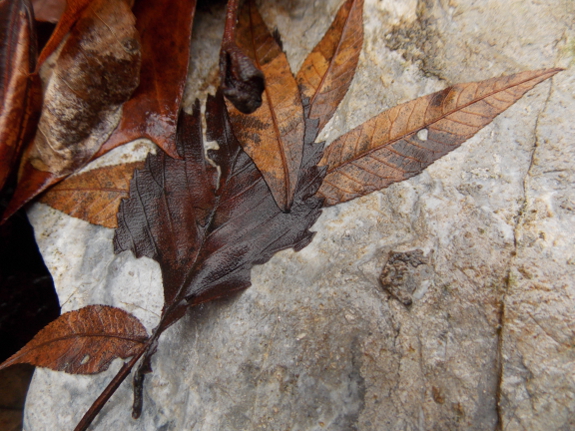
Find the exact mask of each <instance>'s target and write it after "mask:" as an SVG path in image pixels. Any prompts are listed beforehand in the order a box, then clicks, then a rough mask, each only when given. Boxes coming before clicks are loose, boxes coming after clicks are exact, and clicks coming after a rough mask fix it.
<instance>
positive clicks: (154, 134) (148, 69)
mask: <svg viewBox="0 0 575 431" xmlns="http://www.w3.org/2000/svg"><path fill="white" fill-rule="evenodd" d="M195 9H196V1H195V0H178V1H176V0H172V1H163V0H146V1H138V2H137V3H136V5H135V6H134V15H135V16H136V28H137V30H138V31H139V33H140V35H141V39H142V40H141V45H142V69H141V72H140V85H139V86H138V88H137V89H136V91H135V92H134V94H133V96H132V98H131V99H130V100H129V101H128V102H126V103H125V104H124V111H123V114H122V120H121V121H120V124H119V125H118V128H117V129H116V130H115V131H114V133H113V134H112V135H111V136H110V138H109V139H108V141H107V142H106V143H105V144H104V145H103V147H102V148H101V149H100V151H98V153H97V154H96V155H95V156H94V158H97V157H99V156H101V155H102V154H104V153H106V152H108V151H110V150H111V149H113V148H115V147H117V146H119V145H122V144H125V143H127V142H130V141H133V140H135V139H139V138H148V139H150V140H152V141H153V142H154V143H155V144H156V145H158V146H159V147H160V148H162V149H163V150H164V151H165V152H166V153H168V154H169V155H170V156H171V157H174V158H177V157H178V152H177V150H176V125H177V120H178V111H179V109H180V103H181V101H182V97H183V94H184V87H185V84H186V76H187V74H188V63H189V58H190V38H191V34H192V23H193V20H194V12H195ZM168 23H169V24H168Z"/></svg>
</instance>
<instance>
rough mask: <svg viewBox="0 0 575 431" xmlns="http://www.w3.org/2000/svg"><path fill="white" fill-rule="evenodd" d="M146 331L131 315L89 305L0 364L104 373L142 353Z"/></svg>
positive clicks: (64, 316)
mask: <svg viewBox="0 0 575 431" xmlns="http://www.w3.org/2000/svg"><path fill="white" fill-rule="evenodd" d="M147 340H148V334H147V332H146V329H145V328H144V327H143V326H142V324H141V323H140V321H139V320H138V319H136V318H135V317H134V316H132V315H131V314H129V313H127V312H125V311H123V310H121V309H119V308H114V307H109V306H105V305H89V306H87V307H84V308H81V309H79V310H75V311H70V312H68V313H64V314H62V315H61V316H60V317H58V318H57V319H56V320H55V321H53V322H52V323H50V324H49V325H48V326H46V327H45V328H44V329H42V330H41V331H40V332H38V334H36V336H35V337H34V338H33V339H32V340H31V341H30V342H29V343H28V344H26V345H25V346H24V347H23V348H22V349H21V350H20V351H18V352H17V353H15V354H14V355H12V356H11V357H10V358H8V359H7V360H6V361H4V362H3V363H2V364H0V370H1V369H3V368H6V367H9V366H11V365H14V364H22V363H26V364H32V365H35V366H38V367H46V368H50V369H52V370H57V371H66V372H67V373H73V374H94V373H99V372H101V371H104V370H107V369H108V366H109V365H110V363H111V362H112V360H114V359H115V358H127V357H129V356H133V355H135V354H137V353H138V352H139V351H141V350H142V348H143V346H144V345H145V344H146V342H147Z"/></svg>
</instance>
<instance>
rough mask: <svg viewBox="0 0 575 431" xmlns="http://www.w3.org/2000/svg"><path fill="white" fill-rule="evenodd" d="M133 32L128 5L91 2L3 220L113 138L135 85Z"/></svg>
mask: <svg viewBox="0 0 575 431" xmlns="http://www.w3.org/2000/svg"><path fill="white" fill-rule="evenodd" d="M134 24H135V18H134V15H133V14H132V11H131V10H130V5H129V3H128V1H127V0H126V1H124V0H94V1H93V2H92V3H91V4H90V5H89V6H88V7H87V8H86V9H85V10H84V13H83V14H82V15H81V16H80V18H79V19H78V21H77V22H76V24H75V25H74V27H73V29H72V31H71V32H70V34H69V36H68V38H67V39H66V41H65V42H64V45H63V47H62V50H61V52H60V54H59V56H58V59H57V61H56V64H55V67H54V70H53V72H52V76H51V78H50V79H49V81H48V82H47V84H46V90H45V93H44V106H43V107H42V113H41V116H40V120H39V123H38V128H37V131H36V136H35V137H34V140H33V142H32V143H31V145H30V146H28V147H27V148H26V150H25V151H24V155H23V158H22V162H21V167H20V173H19V181H18V185H17V188H16V192H15V193H14V197H13V198H12V201H11V202H10V204H9V206H8V208H7V210H6V213H5V215H4V218H7V217H9V216H10V215H11V214H12V213H13V212H15V211H16V210H17V209H18V208H20V207H21V206H22V205H23V204H25V203H26V202H28V201H29V200H30V199H32V198H33V197H34V196H36V195H38V194H39V193H41V192H42V191H44V190H45V189H46V188H47V187H48V186H50V185H52V184H54V183H56V182H58V181H59V180H60V179H62V178H64V177H66V176H68V175H70V174H72V173H74V172H76V171H77V170H78V169H80V168H81V167H83V166H84V165H85V164H86V163H88V162H89V161H90V159H91V158H92V157H93V156H94V155H95V154H96V152H97V151H98V150H99V149H100V147H101V146H102V144H103V143H104V142H105V141H106V140H107V139H108V137H109V136H110V134H111V133H112V132H113V131H114V129H115V128H116V126H117V124H118V122H119V121H120V117H121V115H122V104H123V103H124V102H125V101H126V100H128V99H129V98H130V96H131V95H132V93H133V91H134V90H135V88H136V87H137V85H138V82H139V78H138V77H139V71H140V43H139V35H138V32H137V30H136V28H135V26H134Z"/></svg>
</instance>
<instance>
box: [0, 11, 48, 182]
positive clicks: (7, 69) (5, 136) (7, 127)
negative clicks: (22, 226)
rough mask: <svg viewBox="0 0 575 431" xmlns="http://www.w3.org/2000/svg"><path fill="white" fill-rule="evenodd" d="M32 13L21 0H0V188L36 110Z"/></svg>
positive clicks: (38, 97)
mask: <svg viewBox="0 0 575 431" xmlns="http://www.w3.org/2000/svg"><path fill="white" fill-rule="evenodd" d="M35 38H36V36H35V34H34V23H33V13H32V9H31V6H30V3H29V2H28V1H27V0H25V1H23V0H0V73H1V76H0V189H2V187H3V186H4V183H5V182H6V178H7V177H8V174H9V173H10V171H11V170H12V167H13V166H14V165H16V163H17V160H18V156H19V154H20V148H21V146H22V143H23V141H24V140H25V135H26V134H27V131H28V129H29V128H30V127H34V126H35V122H36V120H37V118H35V117H37V113H38V112H39V110H40V106H39V103H38V102H40V100H41V96H40V91H39V90H40V81H39V80H38V79H36V78H34V77H30V73H32V72H33V71H34V68H35V67H36V41H35Z"/></svg>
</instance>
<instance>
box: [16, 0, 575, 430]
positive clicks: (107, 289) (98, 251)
mask: <svg viewBox="0 0 575 431" xmlns="http://www.w3.org/2000/svg"><path fill="white" fill-rule="evenodd" d="M339 3H340V1H338V0H329V1H325V2H323V1H315V2H314V1H303V0H297V1H287V0H277V1H275V2H265V4H264V5H262V13H263V15H264V18H265V19H266V20H267V22H268V23H269V25H270V27H275V26H277V27H278V28H279V30H280V32H281V34H282V36H283V40H284V47H285V49H286V51H287V53H288V56H289V58H290V62H291V64H292V67H293V68H294V70H297V68H298V67H299V65H300V64H301V63H302V62H303V59H304V58H305V56H306V55H307V53H308V52H309V51H310V50H311V49H312V48H313V46H314V45H315V44H316V43H317V41H318V40H319V39H320V38H321V36H322V34H323V32H324V31H325V30H326V29H327V27H328V26H329V23H330V20H331V17H333V15H334V14H335V12H336V10H337V7H338V6H339ZM574 14H575V3H573V2H572V1H571V0H549V1H546V2H523V1H519V0H508V1H505V2H502V1H484V2H476V1H473V0H445V1H444V0H441V1H439V0H438V1H415V0H410V1H402V0H383V1H376V0H366V5H365V19H366V22H365V29H366V34H365V42H364V50H363V53H362V55H361V59H360V64H359V68H358V72H357V75H356V78H355V81H354V83H353V84H352V86H351V88H350V91H349V93H348V94H347V96H346V97H345V99H344V101H343V103H342V104H341V107H340V109H339V111H338V113H337V114H336V116H335V117H334V118H333V120H332V121H331V122H330V124H328V126H327V127H326V130H325V132H324V133H323V136H322V138H323V139H326V140H327V141H328V142H331V141H333V140H334V139H335V138H336V137H337V136H339V135H340V134H342V133H344V132H345V131H347V130H349V129H350V128H352V127H354V126H356V125H358V124H360V123H362V122H363V121H365V120H366V119H367V118H369V117H371V116H372V115H375V114H377V113H379V112H381V111H382V110H384V109H385V108H388V107H391V106H394V105H396V104H398V103H401V102H405V101H408V100H410V99H413V98H415V97H418V96H421V95H424V94H427V93H430V92H432V91H436V90H439V89H442V88H444V87H446V86H448V85H450V84H455V83H459V82H468V81H474V80H482V79H487V78H490V77H493V76H499V75H501V74H504V73H506V74H509V73H515V72H518V71H523V70H528V69H538V68H543V67H554V66H561V67H566V68H567V70H566V71H564V72H561V73H560V74H558V75H556V76H555V77H554V78H552V79H551V80H550V81H548V82H545V83H542V84H540V85H539V86H537V87H536V88H535V89H533V90H532V91H530V92H529V93H528V94H526V95H525V96H524V97H523V98H522V99H521V100H520V101H518V102H517V103H516V104H515V105H514V106H512V107H511V108H510V109H509V110H508V111H506V112H505V113H503V114H502V115H500V116H499V117H498V118H497V119H496V120H495V121H494V122H493V123H492V124H490V125H489V126H487V127H486V128H485V129H483V130H482V131H481V132H479V133H478V134H477V135H476V136H475V137H473V138H472V139H470V140H469V141H468V142H467V143H465V144H463V145H462V146H461V148H459V149H458V150H456V151H454V152H452V153H450V154H449V155H447V156H446V157H444V158H443V159H442V160H440V161H438V162H436V163H435V164H434V165H432V166H431V167H430V168H429V169H427V170H426V171H425V172H424V173H422V174H421V175H419V176H417V177H415V178H412V179H410V180H409V181H406V182H403V183H399V184H395V185H393V186H391V187H389V188H388V189H386V190H383V191H381V192H377V193H373V194H371V195H368V196H365V197H363V198H361V199H357V200H355V201H352V202H349V203H346V204H342V205H339V206H337V207H334V208H329V209H327V210H325V211H324V213H323V215H322V217H321V218H320V219H319V221H318V222H317V223H316V225H315V226H314V230H316V231H317V235H316V237H315V239H314V241H313V243H312V244H311V245H310V246H308V247H307V248H305V249H304V250H302V251H301V252H299V253H294V252H292V251H290V250H288V251H284V252H281V253H279V254H278V255H276V256H275V257H274V258H273V259H272V260H271V261H270V262H269V263H268V264H266V265H262V266H259V267H256V268H255V269H254V270H253V271H252V276H253V286H252V287H251V288H250V289H248V290H247V291H245V292H244V293H242V294H240V295H237V296H235V297H233V298H230V299H226V300H223V301H218V302H217V303H210V304H206V305H203V306H201V307H197V308H196V309H194V310H193V311H192V312H190V313H189V315H188V316H187V317H185V318H184V319H183V320H182V321H180V322H179V323H178V324H177V325H175V326H173V327H172V328H170V329H169V330H168V331H167V332H166V333H165V334H164V336H163V337H162V339H161V342H160V346H159V351H158V354H157V355H156V356H155V358H154V361H153V364H152V365H153V367H154V373H153V374H152V375H151V376H150V377H149V378H148V379H147V381H146V385H145V400H144V407H145V409H144V412H143V415H142V418H141V419H139V420H137V421H136V420H133V419H132V418H131V416H130V405H131V393H130V389H131V384H130V383H124V384H123V385H122V387H121V388H120V389H119V390H118V392H117V393H116V394H115V395H114V396H113V397H112V399H111V400H110V402H109V403H108V404H107V405H106V407H105V408H104V410H103V412H102V413H101V414H100V416H99V417H98V418H97V419H96V421H95V423H94V425H93V428H92V429H95V430H96V429H98V430H110V429H123V430H126V431H127V430H184V429H186V430H195V431H217V430H222V431H224V430H225V431H230V430H256V429H268V430H285V429H291V430H342V431H343V430H354V429H355V430H365V431H367V430H424V429H425V430H447V429H448V430H496V429H505V430H525V429H529V430H568V429H575V422H574V418H575V395H574V394H575V360H574V359H575V349H574V347H573V346H574V341H573V340H574V335H573V334H575V319H573V312H572V310H573V309H574V306H575V283H574V282H573V280H575V247H574V243H575V241H574V240H575V188H574V187H573V184H574V182H575V162H574V160H575V128H574V127H573V123H572V122H573V118H575V96H574V94H575V68H574V67H573V65H574V59H575V25H574V24H573V16H574ZM222 17H223V10H222V9H221V8H220V9H217V8H216V9H215V10H213V11H212V12H206V11H201V12H200V13H199V21H198V24H197V26H196V30H197V31H196V32H195V36H194V46H193V49H192V52H193V55H194V56H195V57H194V58H193V59H192V62H191V74H190V79H189V83H188V88H187V90H186V101H187V103H188V104H189V103H191V101H193V99H194V98H195V97H197V96H200V97H203V96H205V94H206V92H208V91H212V92H213V91H214V89H215V87H214V85H215V81H214V78H215V76H216V72H215V70H216V69H215V62H216V59H217V44H218V38H219V37H220V34H221V30H222V28H223V27H222V21H221V19H222ZM199 36H201V38H202V39H201V40H200V39H199ZM122 154H124V156H122ZM115 157H126V156H125V149H124V150H119V151H117V152H116V153H115V154H111V155H110V160H112V161H113V159H114V158H115ZM112 161H110V163H111V162H112ZM102 163H107V162H106V161H104V162H102ZM29 216H30V219H31V220H32V223H33V224H34V227H35V231H36V237H37V240H38V243H39V245H40V248H41V250H42V253H43V255H44V257H45V259H46V262H47V265H48V267H49V268H50V270H51V271H52V273H53V275H54V278H55V281H56V285H57V288H58V291H59V294H60V298H61V303H62V308H63V311H67V310H71V309H75V308H79V307H81V306H84V305H86V304H92V303H105V304H111V305H116V306H119V307H122V308H124V309H126V310H128V311H130V312H132V313H134V314H135V315H136V316H137V317H138V318H140V319H141V320H142V321H143V323H144V324H145V325H146V327H147V328H148V329H151V328H152V327H153V326H154V325H155V323H156V322H157V320H158V314H159V313H160V309H161V306H162V289H161V274H160V271H159V268H158V266H157V264H156V263H155V262H153V261H151V260H149V259H146V258H142V259H138V260H137V259H135V258H134V257H133V256H132V255H131V254H129V253H124V254H121V255H119V256H114V255H113V253H112V244H111V238H112V235H113V232H112V231H111V230H107V229H104V228H100V227H95V226H91V225H89V224H87V223H85V222H83V221H80V220H76V219H72V218H70V217H68V216H66V215H63V214H61V213H59V212H57V211H55V210H53V209H50V208H48V207H46V206H44V205H42V204H36V205H34V206H33V207H32V208H31V209H30V212H29ZM416 250H421V253H422V255H423V256H424V258H425V262H426V263H425V264H424V265H422V266H417V267H414V266H411V267H412V268H415V269H416V270H421V271H419V272H417V274H415V273H408V274H407V276H406V277H405V278H404V279H405V280H407V282H408V284H409V285H406V286H402V285H401V282H397V283H396V288H397V289H399V291H402V289H403V291H409V294H410V295H411V300H412V304H411V305H410V306H409V307H406V306H405V305H404V304H403V303H401V302H400V301H398V300H397V299H396V298H395V297H394V296H393V295H390V293H389V292H388V291H386V290H384V289H383V288H382V287H381V285H380V281H379V277H380V274H381V272H382V269H383V268H384V267H385V266H386V263H388V259H389V257H390V256H392V255H393V253H408V252H412V254H413V253H414V252H415V251H416ZM390 264H392V262H390ZM423 267H425V268H424V269H425V270H423V269H422V268H423ZM408 268H409V267H408ZM396 281H397V279H396ZM413 283H415V284H417V285H416V286H414V285H413ZM120 366H121V363H120V361H116V362H114V363H113V365H112V367H111V369H110V370H109V371H108V372H106V373H102V374H100V375H97V376H88V377H86V376H71V375H66V374H63V373H58V372H52V371H47V370H43V369H39V370H37V371H36V373H35V376H34V380H33V383H32V386H31V389H30V392H29V395H28V399H27V405H26V413H25V429H26V430H29V431H36V430H55V429H59V430H60V429H61V430H67V429H73V427H74V426H75V424H76V423H77V421H78V420H79V419H80V418H81V416H82V415H83V413H84V412H85V411H86V410H87V409H88V407H89V405H90V404H91V402H92V401H93V400H94V399H95V398H96V397H97V396H98V395H99V393H100V391H101V390H102V389H103V388H104V387H105V385H106V384H107V382H108V381H109V380H110V379H111V377H112V375H113V374H114V373H115V372H116V371H117V370H118V369H119V368H120Z"/></svg>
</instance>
